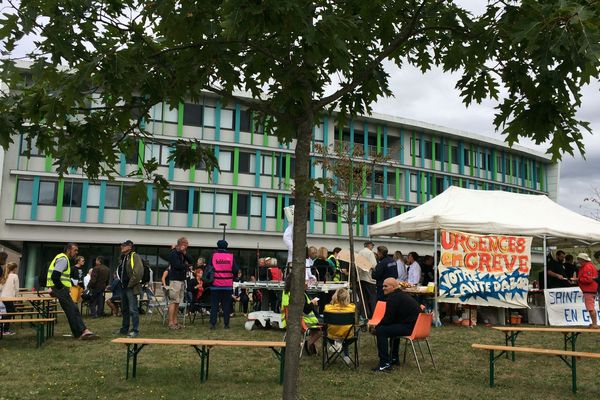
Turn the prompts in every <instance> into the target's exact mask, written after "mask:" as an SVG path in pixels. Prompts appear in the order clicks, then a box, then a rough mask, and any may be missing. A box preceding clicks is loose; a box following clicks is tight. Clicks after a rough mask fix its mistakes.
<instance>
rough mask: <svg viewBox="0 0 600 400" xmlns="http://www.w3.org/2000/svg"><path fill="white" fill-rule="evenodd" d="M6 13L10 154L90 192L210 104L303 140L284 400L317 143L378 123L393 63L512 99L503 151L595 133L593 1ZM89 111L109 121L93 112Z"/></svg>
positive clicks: (179, 5)
mask: <svg viewBox="0 0 600 400" xmlns="http://www.w3.org/2000/svg"><path fill="white" fill-rule="evenodd" d="M9 5H11V6H12V7H10V6H9V7H5V8H4V9H3V13H4V16H3V18H2V20H1V21H0V42H1V45H0V49H1V51H2V53H3V54H4V56H5V58H4V62H3V64H2V67H1V70H0V77H1V79H2V80H3V81H4V82H5V83H6V84H7V85H8V86H9V87H10V88H11V89H15V90H16V89H19V90H18V91H13V92H11V94H10V95H5V96H4V97H3V98H2V99H1V100H0V144H1V145H2V146H3V147H6V146H7V145H8V144H9V143H10V142H11V141H12V137H13V136H14V135H15V134H17V132H22V133H23V134H24V135H25V137H26V140H28V141H31V140H36V143H37V146H38V148H39V149H40V151H42V152H45V153H48V154H52V156H53V157H54V159H55V160H57V169H58V171H59V172H65V171H67V170H68V167H69V166H77V167H81V168H83V170H84V172H85V173H86V174H87V175H89V176H90V177H91V178H94V177H95V176H96V175H99V174H104V175H109V176H111V175H113V174H114V171H112V170H111V167H110V166H111V165H113V163H114V161H115V160H116V155H117V154H118V153H119V152H120V151H123V150H124V147H123V146H124V145H123V142H124V140H120V139H121V137H122V136H124V135H128V136H131V137H133V138H140V137H143V135H144V132H143V129H142V128H141V121H143V120H144V118H148V117H149V115H148V110H149V109H150V107H151V106H152V105H153V104H156V103H158V102H160V101H165V102H167V103H168V104H172V105H176V104H179V103H182V102H184V100H186V99H187V100H191V101H196V100H198V99H199V98H200V97H201V96H202V95H203V92H204V91H209V92H212V93H215V94H217V95H219V96H222V97H223V98H224V99H225V100H231V99H233V98H235V97H236V96H235V93H237V92H236V91H238V90H244V91H246V92H247V93H249V96H250V97H251V99H249V98H247V97H243V98H242V97H237V101H238V102H240V103H241V104H243V105H246V106H248V107H251V108H253V109H254V110H256V111H258V112H260V113H262V114H263V115H268V116H269V117H270V118H271V124H272V127H273V132H274V133H275V134H276V135H277V137H278V138H279V139H280V140H281V141H282V142H290V141H292V140H294V139H295V140H296V148H295V153H296V171H295V213H294V251H293V253H294V254H293V265H294V266H293V272H292V274H293V284H292V293H291V304H290V308H289V319H288V329H289V332H290V334H289V335H287V339H286V340H287V343H288V346H287V349H286V369H285V382H284V398H286V399H296V398H297V397H298V391H297V389H298V387H297V383H298V365H299V364H298V361H299V351H300V334H299V332H300V317H301V313H302V302H303V296H302V291H303V287H304V282H303V276H304V272H303V271H304V248H305V246H306V221H307V214H308V199H309V195H310V193H311V192H312V190H313V188H312V182H311V181H310V179H309V177H308V167H309V151H310V138H311V130H312V127H313V126H314V125H315V124H317V123H318V122H319V115H321V112H323V111H324V110H325V111H328V110H329V111H330V110H333V109H335V108H337V109H338V110H339V112H340V115H346V114H349V115H353V114H357V113H369V112H370V109H371V108H370V105H371V103H372V102H373V101H375V100H376V99H377V98H378V97H380V96H390V95H392V93H391V91H390V88H389V85H388V74H387V72H386V71H385V70H384V68H383V66H382V62H383V61H384V60H391V61H393V62H394V63H395V64H396V65H397V66H398V67H402V66H403V65H405V64H411V65H416V66H418V67H419V68H421V69H422V70H423V71H426V70H428V69H430V68H431V67H432V66H434V65H440V66H441V67H442V68H443V69H444V70H445V71H459V72H460V73H461V74H462V78H461V79H460V80H459V81H458V83H457V89H458V90H459V91H460V93H461V96H462V97H463V99H464V101H465V103H466V104H470V103H471V102H472V101H481V100H482V99H484V98H486V97H491V98H494V99H498V96H499V91H500V89H502V88H503V89H505V91H506V93H507V94H506V97H504V98H502V99H500V100H499V102H500V104H499V106H498V113H497V116H496V119H495V123H496V126H497V127H498V128H501V129H502V130H503V132H504V133H505V134H506V135H507V141H508V142H509V143H514V142H516V141H518V139H519V138H521V137H529V138H532V139H533V140H534V141H536V142H538V143H540V142H543V141H545V140H547V139H549V140H550V143H551V147H550V150H549V151H550V153H551V154H552V155H553V156H554V157H555V158H559V157H560V154H561V152H563V151H566V152H569V153H573V151H574V148H573V146H575V147H576V148H577V149H578V150H579V151H581V152H583V144H582V134H581V129H584V130H588V131H589V127H588V125H587V124H586V123H585V122H580V121H578V120H577V119H576V118H575V112H576V111H577V108H578V106H579V105H580V102H581V86H582V85H584V84H586V83H587V82H589V80H590V79H597V78H598V73H599V72H598V67H599V62H598V55H599V46H598V43H599V42H600V40H599V39H600V11H599V10H598V4H597V1H595V0H566V1H565V0H544V1H534V0H520V1H516V0H503V1H502V0H498V1H489V2H488V5H487V11H486V12H485V13H484V14H483V15H481V16H473V15H471V14H469V13H468V12H467V11H465V10H464V9H462V8H461V7H459V6H457V5H456V4H454V3H453V2H452V1H448V0H387V1H380V0H375V1H363V0H346V1H334V0H316V1H307V0H277V1H271V0H264V1H255V0H252V1H250V0H221V1H217V0H215V1H210V2H191V1H190V2H182V1H179V0H160V1H156V0H152V1H150V0H122V1H108V2H107V1H99V0H85V1H84V0H68V1H65V0H60V1H59V0H27V1H21V2H20V3H19V4H18V5H15V4H12V3H10V2H9ZM26 38H30V40H33V41H34V47H35V49H34V50H33V51H32V52H31V53H30V54H29V58H30V59H31V60H32V61H33V63H32V65H31V67H30V73H31V77H32V81H31V82H32V84H31V85H21V81H20V79H21V76H20V74H19V71H17V70H16V68H15V66H14V63H13V61H12V60H11V59H10V54H11V52H12V51H13V49H14V48H15V45H17V44H18V43H19V42H20V41H22V40H24V39H26ZM331 87H335V89H330V88H331ZM93 95H95V96H97V97H98V98H97V99H96V100H97V102H98V103H99V104H101V106H100V107H96V108H95V109H93V110H91V107H90V104H94V103H92V101H91V100H92V97H93ZM134 110H135V112H132V111H134ZM132 117H133V122H132ZM198 145H199V144H198ZM198 145H197V146H196V148H195V149H192V148H191V147H189V149H188V150H186V151H184V152H183V154H182V155H183V156H187V158H186V157H183V159H182V160H183V161H185V163H190V162H193V161H197V160H198V159H200V158H209V156H207V155H206V154H207V153H209V151H208V150H206V151H204V150H205V149H202V148H201V146H198ZM199 147H200V148H199ZM103 163H105V165H106V167H104V166H102V165H103ZM146 167H147V169H146V172H147V173H149V174H152V165H151V163H146ZM154 180H155V181H156V182H157V184H159V185H160V184H162V185H164V182H161V181H160V178H155V179H154Z"/></svg>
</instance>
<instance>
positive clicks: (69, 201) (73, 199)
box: [63, 182, 83, 207]
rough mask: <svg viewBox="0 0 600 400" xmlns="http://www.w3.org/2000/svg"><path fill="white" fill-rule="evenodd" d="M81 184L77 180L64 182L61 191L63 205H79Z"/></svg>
mask: <svg viewBox="0 0 600 400" xmlns="http://www.w3.org/2000/svg"><path fill="white" fill-rule="evenodd" d="M82 188H83V185H82V184H81V183H78V182H66V183H65V189H64V192H63V205H64V206H70V207H81V192H82Z"/></svg>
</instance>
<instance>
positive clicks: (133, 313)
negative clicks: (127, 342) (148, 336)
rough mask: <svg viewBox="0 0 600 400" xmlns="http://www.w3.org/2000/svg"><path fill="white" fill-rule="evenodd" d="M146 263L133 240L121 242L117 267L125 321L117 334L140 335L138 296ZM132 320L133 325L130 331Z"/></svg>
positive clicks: (140, 291)
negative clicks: (134, 248) (136, 251)
mask: <svg viewBox="0 0 600 400" xmlns="http://www.w3.org/2000/svg"><path fill="white" fill-rule="evenodd" d="M143 274H144V265H143V264H142V259H141V258H140V256H139V255H137V253H135V252H134V251H133V242H132V241H131V240H126V241H124V242H123V243H121V263H120V264H119V266H118V267H117V277H118V278H119V281H121V286H122V288H123V292H122V294H121V314H122V315H123V322H122V324H121V329H119V330H118V331H117V332H116V334H117V335H127V336H129V337H132V338H134V337H137V336H138V335H139V326H140V311H139V309H138V299H137V296H138V295H139V294H140V293H142V283H141V282H142V276H143ZM130 321H131V324H132V325H133V326H132V327H131V328H132V329H131V331H129V327H130V324H129V323H130Z"/></svg>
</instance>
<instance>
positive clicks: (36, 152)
mask: <svg viewBox="0 0 600 400" xmlns="http://www.w3.org/2000/svg"><path fill="white" fill-rule="evenodd" d="M27 150H30V151H29V155H30V156H31V157H33V156H43V154H40V151H39V149H38V148H37V145H36V139H35V138H33V139H31V148H30V147H29V144H28V143H27V140H25V136H23V135H21V155H22V156H24V155H25V153H26V152H27Z"/></svg>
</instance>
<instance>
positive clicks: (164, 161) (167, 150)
mask: <svg viewBox="0 0 600 400" xmlns="http://www.w3.org/2000/svg"><path fill="white" fill-rule="evenodd" d="M170 155H171V146H166V145H163V146H162V148H161V151H160V160H159V163H160V165H169V156H170Z"/></svg>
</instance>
